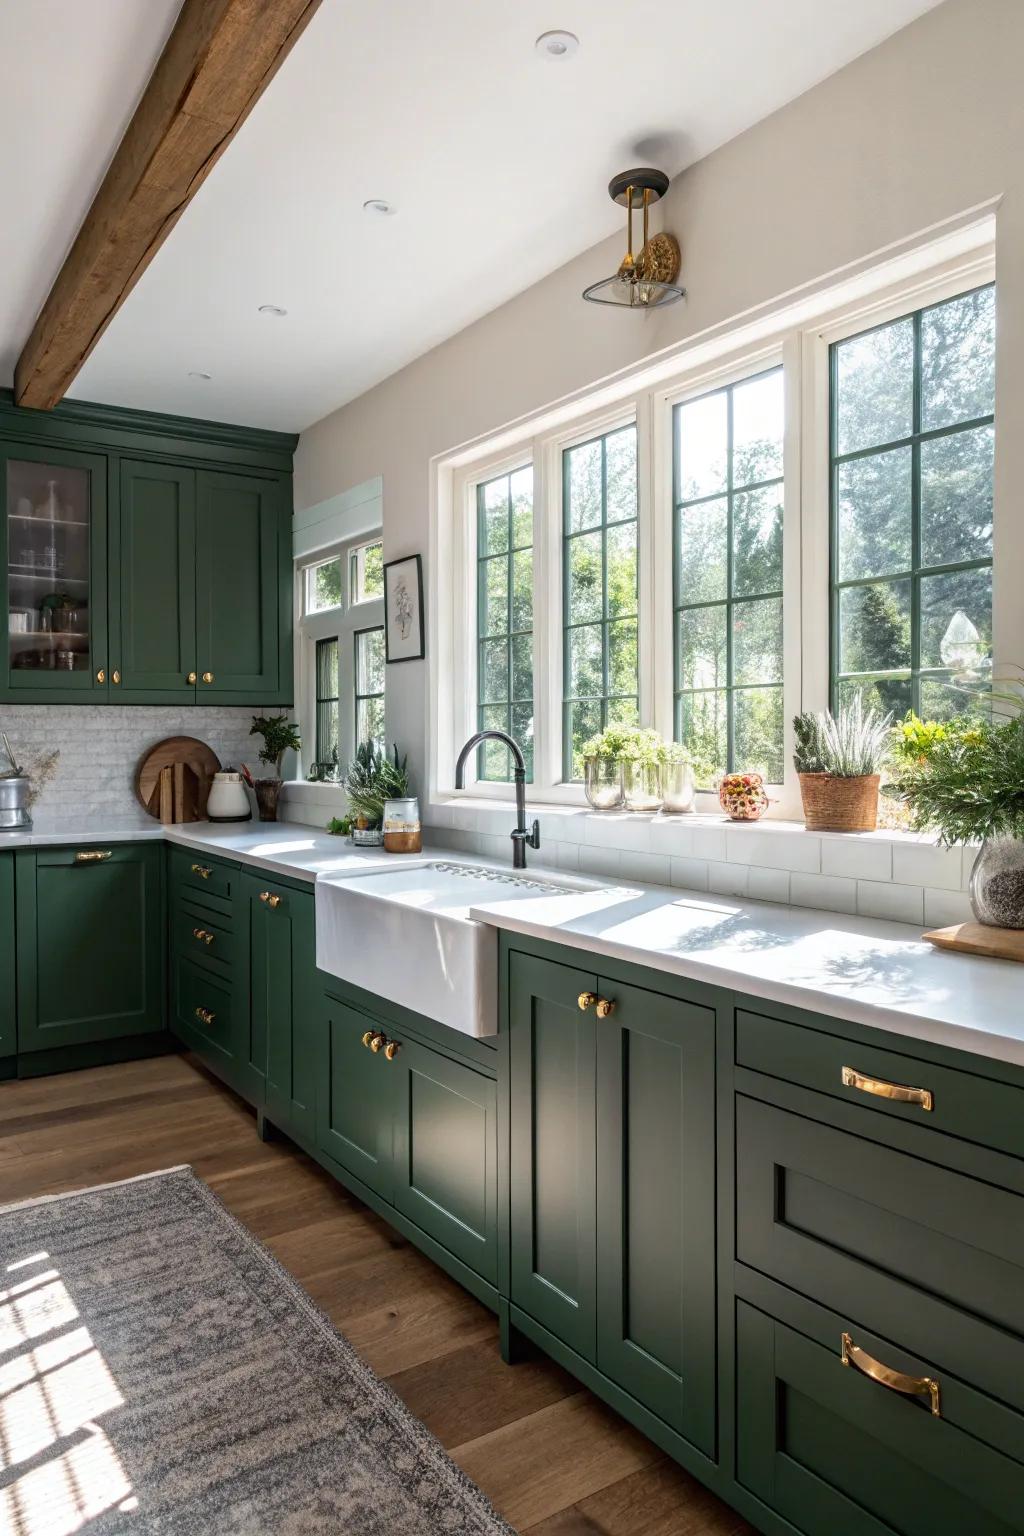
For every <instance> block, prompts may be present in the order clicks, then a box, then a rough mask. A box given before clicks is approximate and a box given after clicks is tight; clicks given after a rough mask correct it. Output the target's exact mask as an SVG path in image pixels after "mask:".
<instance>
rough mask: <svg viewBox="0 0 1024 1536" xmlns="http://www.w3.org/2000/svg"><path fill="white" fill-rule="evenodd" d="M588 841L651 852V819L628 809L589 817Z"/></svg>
mask: <svg viewBox="0 0 1024 1536" xmlns="http://www.w3.org/2000/svg"><path fill="white" fill-rule="evenodd" d="M587 842H588V843H594V844H595V845H599V846H600V847H602V848H625V849H628V851H629V852H630V853H649V852H650V848H651V819H650V817H649V816H631V815H630V814H629V812H628V811H626V812H619V811H607V812H605V814H604V815H603V816H602V815H598V814H596V813H595V815H593V816H588V817H587Z"/></svg>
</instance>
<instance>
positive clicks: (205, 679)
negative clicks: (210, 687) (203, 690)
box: [203, 672, 213, 683]
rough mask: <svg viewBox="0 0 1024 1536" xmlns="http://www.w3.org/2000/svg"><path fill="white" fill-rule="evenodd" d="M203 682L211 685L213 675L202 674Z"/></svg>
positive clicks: (209, 673)
mask: <svg viewBox="0 0 1024 1536" xmlns="http://www.w3.org/2000/svg"><path fill="white" fill-rule="evenodd" d="M203 682H204V683H212V682H213V673H212V672H204V673H203Z"/></svg>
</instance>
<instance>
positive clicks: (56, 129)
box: [0, 0, 937, 430]
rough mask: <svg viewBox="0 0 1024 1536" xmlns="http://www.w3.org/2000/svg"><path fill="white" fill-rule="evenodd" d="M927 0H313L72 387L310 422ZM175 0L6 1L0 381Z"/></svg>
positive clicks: (513, 288) (292, 423)
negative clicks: (622, 182)
mask: <svg viewBox="0 0 1024 1536" xmlns="http://www.w3.org/2000/svg"><path fill="white" fill-rule="evenodd" d="M935 3H937V0H857V4H856V5H850V4H849V0H773V4H771V5H766V4H764V0H718V3H715V4H708V3H707V0H668V3H667V4H666V0H631V3H630V4H628V5H623V4H622V3H621V0H517V3H516V4H514V5H510V4H508V3H506V0H444V3H441V0H428V3H424V0H376V3H374V4H371V5H366V4H364V3H356V0H323V3H322V5H321V8H320V10H319V12H318V13H317V14H316V16H315V17H314V18H313V21H312V22H311V24H310V26H309V28H308V29H307V31H306V33H305V34H304V35H303V37H302V38H301V39H300V40H299V42H298V44H297V46H296V48H295V50H294V52H293V53H292V54H291V56H290V57H289V59H288V60H287V61H286V63H285V65H284V67H283V68H282V70H281V71H280V73H279V74H278V75H277V77H276V78H275V80H274V81H273V82H272V84H271V86H270V87H269V89H268V91H267V93H266V94H265V96H264V97H263V98H262V100H261V101H260V102H259V103H258V104H257V106H256V108H255V109H254V111H253V113H252V115H251V117H250V118H249V120H248V121H247V122H246V124H245V125H244V127H243V128H242V130H241V132H240V133H239V135H238V137H237V139H236V140H235V142H234V143H233V144H232V145H231V146H230V148H229V149H228V151H227V153H226V154H225V155H224V157H223V159H222V160H221V161H220V162H219V164H218V165H217V166H216V167H215V169H214V171H213V172H212V174H211V175H210V177H209V178H208V180H207V181H206V183H205V184H204V185H203V186H202V187H201V188H200V190H199V193H198V195H197V196H196V198H195V200H194V201H193V203H192V204H191V206H190V207H189V208H188V210H187V211H186V213H185V215H184V217H183V218H182V219H181V221H180V223H179V224H178V226H177V228H176V229H175V230H174V232H173V233H172V235H171V237H170V239H169V240H168V242H167V244H166V245H165V246H164V247H163V249H162V250H161V251H160V252H159V253H158V254H157V256H156V258H155V260H154V261H153V263H152V265H151V266H150V267H149V269H148V270H147V271H146V272H145V273H144V275H143V277H142V278H141V280H140V282H139V283H138V285H137V287H136V288H135V290H134V292H133V293H132V294H131V296H130V297H129V299H128V300H127V302H126V304H125V305H124V307H123V309H122V310H121V311H120V312H119V314H118V315H117V316H116V317H115V318H114V320H113V322H112V324H111V326H110V327H109V329H108V331H107V332H106V334H105V335H104V337H103V338H102V340H101V341H100V343H99V345H98V346H97V348H96V350H95V352H94V353H93V355H92V357H91V358H90V359H89V360H88V362H87V363H86V365H85V367H84V369H83V370H82V372H81V374H80V375H79V377H78V379H77V381H76V383H75V385H74V388H73V390H72V394H73V395H75V396H77V397H79V398H83V399H92V400H103V401H108V402H112V403H115V404H119V405H134V406H141V407H147V408H150V409H153V410H162V411H176V412H182V413H184V414H187V415H196V416H206V417H210V418H214V419H220V420H230V421H238V422H247V423H250V424H252V425H258V426H267V427H277V428H282V429H292V430H296V429H301V428H302V427H305V426H307V425H309V424H310V423H311V422H313V421H316V420H318V419H319V418H320V417H321V416H324V415H326V414H327V413H328V412H329V411H331V410H333V409H334V408H335V407H337V406H338V405H341V404H343V403H344V402H345V401H346V400H349V399H351V398H352V397H353V396H355V395H357V394H360V393H362V392H363V391H364V390H366V389H368V388H369V387H371V386H372V385H373V384H374V383H376V382H377V381H379V380H380V379H382V378H384V377H386V376H387V375H388V374H389V373H393V372H394V371H395V370H396V369H398V368H401V367H402V366H403V365H404V364H406V363H407V362H409V361H411V360H412V359H413V358H414V357H416V356H418V355H419V354H421V353H422V352H424V351H426V350H428V349H429V348H430V347H431V346H433V345H435V344H436V343H437V342H439V341H441V340H443V339H444V338H445V337H446V336H450V335H452V334H453V333H454V332H456V331H458V330H460V329H461V328H462V327H463V326H465V325H467V324H469V323H470V322H471V321H472V320H474V319H476V318H477V317H478V316H480V315H482V314H485V313H486V312H487V311H488V310H491V309H493V308H495V307H496V306H497V305H499V304H501V303H503V302H504V301H505V300H506V299H509V298H511V297H512V296H513V295H514V294H515V293H517V292H519V291H521V290H522V289H523V288H526V287H528V286H529V285H530V284H531V283H534V282H536V281H537V280H538V279H539V278H541V277H543V276H544V275H545V274H546V273H548V272H550V271H552V270H554V269H555V268H556V267H558V266H560V265H562V263H563V262H565V261H567V260H569V259H570V258H571V257H573V256H574V255H576V254H578V253H579V252H580V251H582V250H585V249H586V248H587V247H588V246H590V245H592V244H594V243H595V242H596V241H598V240H600V239H602V238H603V237H604V236H606V235H609V234H611V233H613V232H615V231H616V230H617V229H619V228H620V225H621V214H620V211H619V210H618V209H617V208H615V207H614V206H613V204H612V203H611V202H610V201H609V199H608V197H607V194H606V191H605V185H606V183H607V181H608V178H609V177H610V176H611V175H612V174H613V173H614V172H616V171H619V170H621V169H623V168H624V167H625V166H627V165H631V164H636V163H653V164H656V165H659V166H661V167H662V168H663V169H665V170H666V171H668V172H669V173H670V174H671V175H675V174H677V173H678V172H679V171H680V170H681V169H683V167H684V166H686V165H688V164H690V163H692V162H693V161H694V160H696V159H699V158H700V157H701V156H703V155H705V154H707V153H708V152H709V151H710V150H712V149H714V148H715V147H716V146H717V145H719V144H722V143H724V142H725V141H726V140H727V139H730V138H732V137H733V136H734V135H735V134H737V133H739V132H741V131H742V130H743V129H744V128H746V127H748V126H749V125H750V124H752V123H754V122H757V121H758V120H759V119H760V118H762V117H764V116H765V115H767V114H768V113H769V112H771V111H773V110H775V109H776V108H777V107H779V106H781V105H782V104H783V103H785V102H786V101H788V100H791V99H792V98H793V97H795V96H797V95H799V94H800V93H801V92H803V91H805V90H807V89H808V88H809V87H810V86H812V85H813V84H815V83H816V82H817V81H819V80H821V79H823V78H824V77H825V76H827V75H828V74H830V73H832V72H833V71H834V70H836V69H838V68H840V67H841V66H842V65H843V64H844V63H846V62H847V61H848V60H850V59H851V58H854V57H855V56H856V55H857V54H859V53H862V52H864V51H865V50H866V49H868V48H870V47H873V46H874V45H875V44H876V43H878V42H880V41H881V40H882V39H883V38H884V37H886V36H888V35H889V34H890V33H891V32H893V31H895V30H897V29H898V28H899V27H901V26H904V25H905V24H906V23H907V22H909V21H911V20H912V19H913V18H914V17H915V16H917V15H919V14H921V13H922V12H923V11H926V10H928V9H930V7H931V5H933V4H935ZM174 9H175V0H89V4H88V5H83V4H82V0H6V3H5V4H4V5H3V6H2V7H0V56H3V57H4V59H5V60H6V61H10V60H13V59H15V58H17V59H18V61H19V63H18V69H17V71H16V72H12V74H13V76H14V78H13V79H12V81H11V82H10V84H11V85H13V86H14V87H15V89H14V91H13V92H12V90H11V88H10V85H6V84H5V90H4V92H3V94H2V97H0V134H2V135H3V142H4V143H5V153H4V156H3V164H2V167H0V206H2V207H3V208H4V210H5V217H4V220H3V221H2V225H0V253H2V259H3V260H4V262H5V267H6V270H7V272H8V283H7V286H6V291H7V296H8V300H9V303H10V306H11V307H10V309H9V310H8V312H7V313H6V314H5V315H4V316H3V317H2V325H0V335H2V345H3V357H2V360H3V368H4V371H5V374H6V379H4V380H3V382H9V380H10V376H11V370H12V367H13V362H14V358H15V356H16V354H17V351H18V348H19V346H20V344H21V341H23V339H24V337H25V335H27V333H28V330H29V328H30V326H31V322H32V319H33V317H34V313H35V310H36V309H37V308H38V305H39V303H40V301H41V299H42V298H43V297H44V295H45V291H46V289H47V287H48V284H49V282H50V281H51V280H52V277H53V276H54V275H55V273H56V271H57V269H58V267H59V265H60V262H61V260H62V258H63V255H64V252H65V249H66V247H67V244H68V242H69V239H70V237H71V235H72V233H73V231H74V229H75V227H76V224H77V222H78V220H79V218H80V217H81V215H82V213H83V212H84V211H85V209H86V207H87V206H88V203H89V201H90V198H91V196H92V193H93V191H94V189H95V186H96V184H97V182H98V179H99V176H100V174H101V173H102V169H103V165H104V163H105V159H106V158H107V157H108V156H109V150H110V147H112V145H113V143H114V141H115V139H116V137H117V131H118V128H119V126H120V125H121V124H123V123H124V122H125V121H126V118H127V115H128V114H129V113H130V109H131V105H132V103H133V101H134V99H135V98H136V96H137V94H138V92H139V89H140V88H141V85H142V83H143V82H144V80H145V78H146V75H147V74H148V71H149V68H150V67H151V64H152V61H153V59H154V57H155V55H156V53H157V52H158V50H159V46H160V43H161V41H162V39H163V36H164V35H165V34H166V31H167V30H168V27H169V24H170V20H171V13H172V12H173V11H174ZM86 13H87V14H86ZM97 18H99V21H98V20H97ZM552 27H561V28H568V29H570V30H572V31H574V32H576V33H578V35H579V38H580V48H579V51H578V53H577V54H576V55H575V57H573V58H572V59H569V60H567V61H564V62H562V63H559V64H555V63H551V62H550V61H548V60H545V59H542V58H540V57H538V56H537V54H536V53H535V52H534V47H533V43H534V39H535V37H536V36H537V35H538V34H539V33H540V32H542V31H545V30H548V29H549V28H552ZM370 197H384V198H387V199H389V200H390V201H392V202H393V203H394V204H395V205H396V206H397V208H398V213H397V214H396V215H395V216H394V217H393V218H384V219H380V218H378V219H373V218H370V217H368V216H367V215H365V214H364V213H363V212H362V204H363V202H364V201H365V200H366V199H367V198H370ZM265 303H272V304H278V305H283V306H285V307H286V308H287V310H288V315H287V317H286V318H284V319H276V318H269V317H267V316H264V315H260V314H258V313H257V309H258V306H259V305H260V304H265ZM190 370H202V371H205V372H208V373H209V374H211V375H212V378H211V379H210V381H209V382H204V381H199V380H195V379H191V378H189V377H188V375H189V372H190Z"/></svg>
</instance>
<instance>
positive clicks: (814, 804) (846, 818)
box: [799, 773, 879, 832]
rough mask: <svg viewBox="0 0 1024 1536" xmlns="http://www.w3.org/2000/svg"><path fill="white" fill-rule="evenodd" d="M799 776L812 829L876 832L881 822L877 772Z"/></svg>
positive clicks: (807, 817) (806, 818)
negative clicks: (845, 776)
mask: <svg viewBox="0 0 1024 1536" xmlns="http://www.w3.org/2000/svg"><path fill="white" fill-rule="evenodd" d="M799 778H800V798H801V800H802V801H803V805H804V822H805V823H806V826H807V830H808V831H809V832H873V831H874V830H875V828H876V827H877V826H878V781H879V775H878V774H877V773H872V774H867V775H865V776H864V777H861V778H856V779H840V778H836V777H835V776H834V775H833V774H831V773H801V774H800V775H799Z"/></svg>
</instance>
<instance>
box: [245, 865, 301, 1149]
mask: <svg viewBox="0 0 1024 1536" xmlns="http://www.w3.org/2000/svg"><path fill="white" fill-rule="evenodd" d="M243 890H244V893H245V899H246V904H247V910H248V914H249V945H248V951H249V995H250V1010H251V1011H250V1028H249V1044H248V1062H249V1068H250V1069H251V1071H252V1072H253V1073H254V1074H259V1075H261V1076H263V1075H265V1079H266V1093H265V1103H266V1109H267V1114H268V1116H269V1117H270V1119H271V1120H272V1121H273V1122H274V1124H275V1125H278V1126H280V1127H281V1129H282V1130H285V1131H294V1132H295V1133H296V1134H297V1135H298V1136H300V1137H305V1138H306V1139H308V1140H310V1141H312V1139H313V1137H314V1135H315V1096H316V1056H315V1041H316V1022H317V1018H318V996H317V988H316V954H315V949H316V945H315V939H314V924H313V894H312V892H311V891H310V892H308V893H307V892H305V891H296V890H293V889H291V888H290V887H288V886H284V885H277V884H274V883H271V882H268V881H265V880H260V879H258V878H257V877H256V876H254V875H246V876H245V877H244V882H243Z"/></svg>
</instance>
